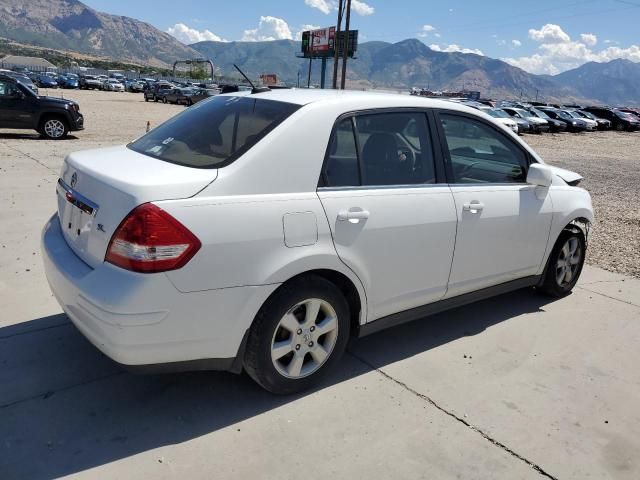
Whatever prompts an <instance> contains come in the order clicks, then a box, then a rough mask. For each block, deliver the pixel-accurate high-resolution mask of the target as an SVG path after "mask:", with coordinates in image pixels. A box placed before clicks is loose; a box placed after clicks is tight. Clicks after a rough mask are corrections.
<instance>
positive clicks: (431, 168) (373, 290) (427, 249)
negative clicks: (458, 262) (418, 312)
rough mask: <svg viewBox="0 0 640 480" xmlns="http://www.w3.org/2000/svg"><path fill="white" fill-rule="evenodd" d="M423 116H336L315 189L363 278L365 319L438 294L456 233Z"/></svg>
mask: <svg viewBox="0 0 640 480" xmlns="http://www.w3.org/2000/svg"><path fill="white" fill-rule="evenodd" d="M440 162H441V158H440V157H439V156H437V155H435V154H434V150H433V139H432V135H431V132H430V131H429V128H428V124H427V116H426V114H425V113H424V112H420V111H402V112H393V111H383V112H381V113H372V114H360V115H353V116H347V117H345V118H342V119H340V120H339V122H338V123H337V124H336V127H335V129H334V132H333V134H332V138H331V140H330V145H329V148H328V152H327V155H326V160H325V165H324V168H323V174H322V179H321V183H320V188H319V189H318V196H319V197H320V200H321V201H322V204H323V206H324V209H325V212H326V214H327V218H328V220H329V224H330V227H331V231H332V234H333V239H334V244H335V247H336V251H337V253H338V255H339V256H340V259H341V260H342V261H343V262H344V263H345V264H346V265H347V266H348V267H349V268H351V269H352V270H353V271H354V272H355V273H356V275H358V277H359V278H360V280H361V281H362V283H363V285H364V286H365V290H366V295H367V304H368V321H371V320H375V319H378V318H381V317H384V316H387V315H390V314H393V313H397V312H400V311H404V310H408V309H411V308H414V307H417V306H421V305H424V304H426V303H429V302H433V301H436V300H439V299H440V298H442V297H443V296H444V294H445V292H446V288H447V280H448V277H449V270H450V268H451V261H452V256H453V247H454V242H455V235H456V211H455V205H454V202H453V197H452V195H451V191H450V189H449V187H448V186H447V185H446V184H443V183H438V180H439V179H440V178H442V177H443V174H444V170H443V168H442V164H441V163H440Z"/></svg>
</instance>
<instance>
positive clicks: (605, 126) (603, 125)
mask: <svg viewBox="0 0 640 480" xmlns="http://www.w3.org/2000/svg"><path fill="white" fill-rule="evenodd" d="M575 113H577V114H578V115H580V116H581V117H582V118H588V119H589V120H593V121H595V122H596V123H597V124H598V130H609V129H610V128H611V121H609V120H606V119H604V118H600V117H596V116H595V115H594V114H593V113H589V112H586V111H584V110H575Z"/></svg>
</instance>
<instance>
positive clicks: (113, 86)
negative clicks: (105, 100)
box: [102, 78, 124, 92]
mask: <svg viewBox="0 0 640 480" xmlns="http://www.w3.org/2000/svg"><path fill="white" fill-rule="evenodd" d="M102 89H103V90H106V91H108V92H124V85H123V84H122V83H120V82H119V81H118V80H116V79H115V78H110V79H109V80H105V82H104V83H103V84H102Z"/></svg>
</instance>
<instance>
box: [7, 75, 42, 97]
mask: <svg viewBox="0 0 640 480" xmlns="http://www.w3.org/2000/svg"><path fill="white" fill-rule="evenodd" d="M3 73H4V74H5V75H8V76H10V77H13V78H15V79H16V80H17V81H19V82H20V83H22V84H23V85H24V86H25V87H28V88H30V89H31V90H32V91H33V93H35V94H36V95H38V87H37V86H36V84H35V83H33V81H32V80H31V78H29V77H28V76H27V75H26V74H24V73H18V72H3Z"/></svg>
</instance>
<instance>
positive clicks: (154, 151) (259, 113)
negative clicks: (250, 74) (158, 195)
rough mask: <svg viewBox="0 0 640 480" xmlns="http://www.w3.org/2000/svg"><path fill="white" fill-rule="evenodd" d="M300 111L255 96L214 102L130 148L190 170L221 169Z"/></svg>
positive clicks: (187, 112)
mask: <svg viewBox="0 0 640 480" xmlns="http://www.w3.org/2000/svg"><path fill="white" fill-rule="evenodd" d="M298 108H300V106H299V105H293V104H290V103H284V102H275V101H272V100H263V99H258V98H253V97H235V96H234V97H227V96H218V97H213V98H211V99H209V100H206V101H203V102H199V103H197V104H196V105H195V106H193V107H191V108H189V109H187V110H185V111H184V112H183V113H181V114H180V115H177V116H176V117H174V118H172V119H171V120H169V121H168V122H165V123H163V124H162V125H160V126H159V127H158V128H156V129H155V130H152V131H151V132H149V133H148V134H146V135H145V136H143V137H141V138H140V139H138V140H136V141H135V142H133V143H130V144H129V148H130V149H131V150H134V151H136V152H139V153H143V154H145V155H149V156H151V157H155V158H158V159H160V160H165V161H167V162H171V163H177V164H178V165H184V166H187V167H196V168H220V167H224V166H225V165H229V164H230V163H231V162H233V161H234V160H235V159H236V158H238V157H240V156H241V155H242V154H244V153H245V152H246V151H247V150H249V149H250V148H251V147H252V146H253V145H255V144H256V143H257V142H258V141H259V140H260V139H261V138H263V137H264V136H265V135H267V134H268V133H269V132H270V131H271V130H273V129H274V128H275V127H277V126H278V125H279V124H280V123H282V121H283V120H285V119H286V118H287V117H289V116H290V115H291V114H292V113H293V112H295V111H296V110H297V109H298Z"/></svg>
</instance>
